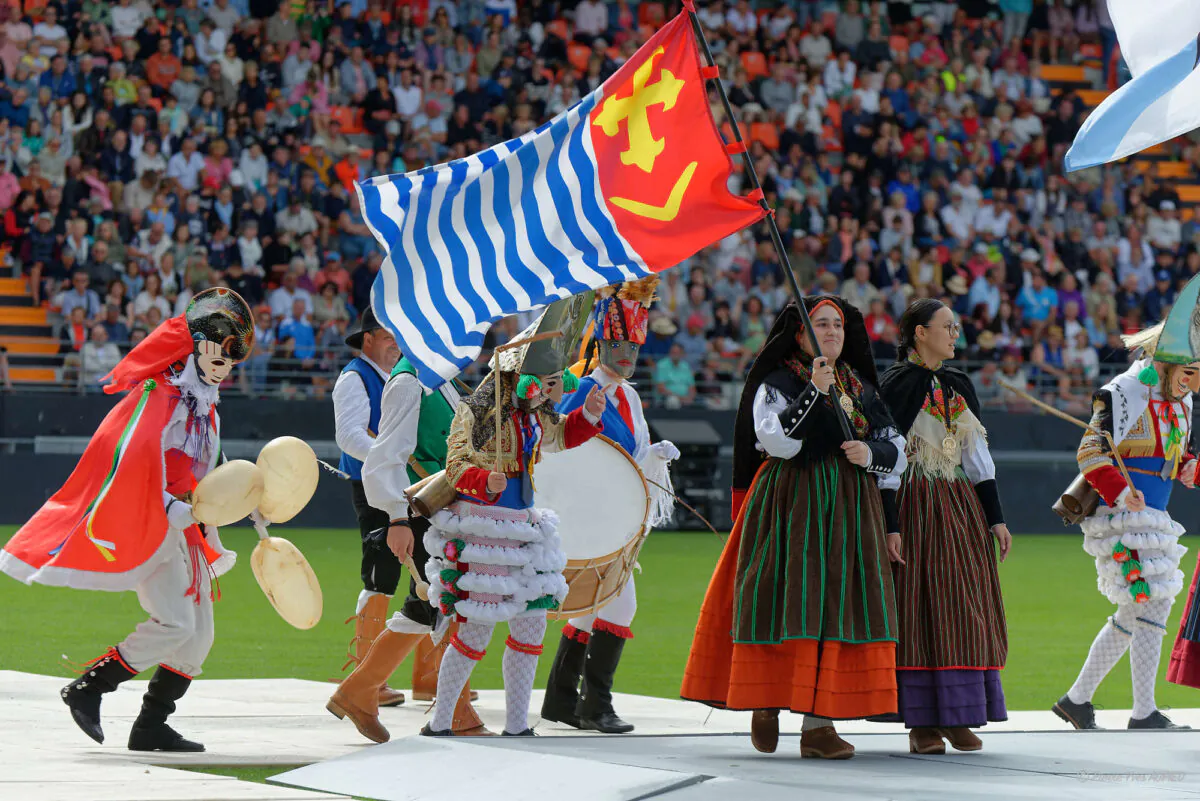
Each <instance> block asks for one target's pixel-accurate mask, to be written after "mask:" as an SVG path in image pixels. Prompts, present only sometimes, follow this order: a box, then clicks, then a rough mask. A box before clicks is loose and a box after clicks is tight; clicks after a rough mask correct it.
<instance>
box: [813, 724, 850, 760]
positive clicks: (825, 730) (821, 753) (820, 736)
mask: <svg viewBox="0 0 1200 801" xmlns="http://www.w3.org/2000/svg"><path fill="white" fill-rule="evenodd" d="M800 756H802V757H808V758H812V759H849V758H850V757H852V756H854V746H852V745H850V743H848V742H846V741H845V740H843V739H842V738H841V737H838V733H837V731H836V730H834V728H833V727H832V726H822V727H821V728H819V729H809V730H808V731H806V732H803V733H802V734H801V735H800Z"/></svg>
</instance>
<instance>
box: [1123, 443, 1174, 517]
mask: <svg viewBox="0 0 1200 801" xmlns="http://www.w3.org/2000/svg"><path fill="white" fill-rule="evenodd" d="M1166 463H1167V460H1166V459H1164V458H1163V457H1161V456H1126V457H1125V466H1126V467H1136V468H1138V469H1139V470H1152V471H1154V472H1155V473H1161V472H1162V469H1163V467H1164V466H1165V465H1166ZM1129 478H1130V479H1131V480H1132V481H1133V486H1134V488H1135V489H1138V490H1141V492H1142V494H1143V495H1145V496H1146V506H1148V507H1150V508H1151V509H1157V510H1159V511H1160V512H1165V511H1167V501H1169V500H1171V488H1172V487H1173V486H1174V484H1175V482H1174V481H1171V480H1169V479H1165V478H1162V477H1161V475H1155V476H1150V475H1146V474H1145V473H1134V472H1132V471H1131V472H1130V473H1129Z"/></svg>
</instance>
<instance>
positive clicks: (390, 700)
mask: <svg viewBox="0 0 1200 801" xmlns="http://www.w3.org/2000/svg"><path fill="white" fill-rule="evenodd" d="M389 601H391V596H388V595H372V596H371V597H370V598H368V599H367V603H366V605H365V606H363V608H362V611H361V612H359V613H358V614H357V615H355V616H354V617H352V618H347V620H346V622H347V623H349V622H350V621H351V620H353V621H354V639H353V640H351V641H350V650H349V651H347V653H346V656H347V657H349V658H348V659H347V660H346V664H344V665H342V670H345V669H346V668H348V667H349V666H350V665H357V664H359V663H360V662H362V661H363V659H364V658H365V657H366V655H367V651H368V650H370V648H371V644H372V643H373V642H375V639H376V638H377V637H378V636H379V633H380V632H382V631H383V630H384V629H385V628H386V627H387V619H388V602H389ZM389 678H391V674H390V673H389V674H388V675H387V676H384V677H383V681H382V682H380V684H379V706H400V704H403V703H404V693H402V692H400V691H399V690H393V689H392V688H391V687H389V686H387V680H388V679H389Z"/></svg>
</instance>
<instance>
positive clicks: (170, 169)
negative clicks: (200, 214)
mask: <svg viewBox="0 0 1200 801" xmlns="http://www.w3.org/2000/svg"><path fill="white" fill-rule="evenodd" d="M203 169H204V157H203V156H201V155H200V154H199V153H197V152H196V151H192V156H191V158H188V157H186V156H184V155H183V151H180V152H178V153H176V154H175V155H174V156H171V160H170V161H169V162H167V177H168V178H174V179H176V180H177V181H179V185H180V186H182V187H183V188H184V189H186V190H188V191H189V192H191V191H194V190H195V189H196V187H197V186H199V185H200V171H201V170H203Z"/></svg>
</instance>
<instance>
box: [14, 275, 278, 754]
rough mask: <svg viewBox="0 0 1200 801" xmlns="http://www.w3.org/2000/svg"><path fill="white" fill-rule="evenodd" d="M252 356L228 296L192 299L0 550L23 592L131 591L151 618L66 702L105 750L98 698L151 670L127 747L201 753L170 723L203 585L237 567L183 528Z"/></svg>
mask: <svg viewBox="0 0 1200 801" xmlns="http://www.w3.org/2000/svg"><path fill="white" fill-rule="evenodd" d="M253 345H254V318H253V317H252V315H251V313H250V309H249V308H248V307H247V306H246V303H245V301H243V300H242V299H241V297H239V296H238V295H237V294H236V293H234V292H232V291H230V290H228V289H223V288H222V289H211V290H207V291H205V292H201V293H200V294H198V295H196V296H195V297H194V298H193V299H192V301H191V303H189V304H188V307H187V311H186V312H185V314H183V315H180V316H179V317H175V318H173V319H170V320H167V321H166V322H164V323H163V324H162V325H160V326H159V327H158V328H157V329H155V330H154V332H153V333H151V334H150V336H148V337H146V339H145V340H143V341H142V342H141V343H139V344H138V346H137V347H135V348H134V349H133V350H132V351H130V352H129V354H128V355H126V356H125V358H124V359H122V360H121V362H120V363H119V364H118V365H117V366H116V367H115V368H114V369H113V371H112V373H111V374H110V375H109V379H110V381H111V383H109V384H108V386H106V387H105V391H106V392H109V393H116V392H125V391H130V390H132V391H130V392H129V394H128V395H126V396H125V398H124V399H123V400H122V401H121V402H120V403H118V404H117V405H116V406H115V407H113V409H112V411H110V412H109V413H108V415H107V416H105V418H104V421H103V422H102V423H101V424H100V428H99V429H98V430H97V431H96V433H95V434H94V435H93V436H92V439H91V441H90V442H89V443H88V446H87V448H86V449H85V450H84V453H83V456H82V457H81V458H80V460H79V464H78V465H77V466H76V468H75V470H74V471H73V472H72V473H71V476H70V478H68V479H67V482H66V483H65V484H64V485H63V487H62V489H60V490H59V491H58V492H57V493H55V494H54V496H53V497H52V498H51V499H50V500H49V501H47V502H46V504H45V505H44V506H43V507H42V508H41V509H40V510H39V511H38V512H37V513H36V514H34V516H33V517H32V518H31V519H30V521H29V522H28V523H26V524H25V525H24V526H23V527H22V528H21V529H20V530H19V531H17V533H16V534H15V535H13V537H12V539H11V540H9V542H8V544H7V545H5V546H4V549H3V551H2V552H0V570H2V571H3V572H5V573H7V574H8V575H10V576H12V577H13V578H16V579H19V580H20V581H23V582H25V583H27V584H32V583H34V582H36V583H39V584H47V585H51V586H57V587H73V588H75V589H88V590H108V591H112V592H120V591H125V590H134V591H136V592H137V595H138V602H139V603H141V605H142V608H143V609H145V610H146V613H147V615H148V616H149V617H148V619H147V620H146V621H144V622H143V623H141V624H139V625H138V626H137V628H136V629H134V631H133V632H132V633H131V634H130V635H129V636H128V637H126V638H125V639H124V640H123V641H122V642H121V643H119V644H118V645H116V646H114V647H112V648H110V649H109V650H108V652H107V653H105V654H104V655H103V656H101V657H99V658H98V659H96V660H95V661H94V662H92V663H91V664H90V665H88V666H87V667H86V668H85V670H84V672H83V675H81V676H80V677H79V678H78V679H76V680H75V681H73V682H71V683H70V684H69V685H67V686H66V687H65V688H63V690H62V699H63V701H64V703H66V704H67V706H68V707H69V708H70V710H71V715H72V717H73V718H74V720H75V722H76V723H77V724H78V725H79V727H80V728H81V729H83V731H84V733H86V734H87V735H88V736H89V737H91V738H92V739H93V740H95V741H96V742H104V732H103V730H102V729H101V726H100V700H101V696H102V695H103V694H104V693H109V692H112V691H113V690H115V689H116V688H117V685H119V684H120V683H122V682H124V681H127V680H129V679H132V678H133V677H134V676H136V675H138V674H139V673H141V672H142V671H143V670H147V669H148V668H151V667H154V666H155V665H157V666H158V669H157V670H156V672H155V674H154V676H153V677H152V678H151V680H150V684H149V687H148V689H147V691H146V694H145V696H144V698H143V700H142V709H141V713H140V714H139V715H138V718H137V720H136V721H135V722H134V724H133V729H132V731H131V732H130V735H129V748H130V749H132V750H135V751H203V750H204V746H203V745H200V744H199V743H194V742H190V741H188V740H185V739H184V738H183V737H181V736H180V735H179V734H178V733H177V732H175V731H174V730H173V729H172V728H171V727H170V726H168V725H167V723H166V720H167V718H168V716H170V715H171V714H172V713H173V712H174V711H175V702H177V701H178V700H179V699H180V698H182V697H183V695H184V693H186V692H187V689H188V687H189V686H190V684H191V681H192V678H193V677H194V676H197V675H199V674H200V669H201V665H202V664H203V663H204V659H205V657H207V656H208V652H209V649H210V648H211V647H212V643H213V584H212V580H213V579H215V577H216V576H219V575H221V574H222V573H224V572H225V571H227V570H229V568H231V567H232V566H233V562H234V559H235V558H236V555H235V554H234V553H233V552H232V551H226V550H225V549H224V548H223V547H222V546H221V541H220V538H219V536H218V533H217V530H216V528H214V527H211V526H204V527H201V526H200V525H199V524H198V523H197V522H196V520H195V518H193V517H192V514H191V506H190V504H189V502H188V501H189V499H190V493H191V491H192V490H193V489H194V488H195V486H196V484H197V483H198V481H199V479H200V478H201V477H203V476H204V475H205V474H206V473H207V472H208V471H209V470H210V469H211V468H212V467H213V466H214V465H215V464H216V462H217V459H218V456H219V453H220V418H219V417H218V415H217V411H216V405H217V401H218V395H217V392H218V387H217V385H219V383H220V381H221V379H223V378H224V376H225V375H227V374H228V371H229V368H230V367H231V365H232V363H236V362H240V361H242V360H243V359H245V358H246V357H247V356H248V355H249V354H250V352H251V351H252V349H253Z"/></svg>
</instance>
